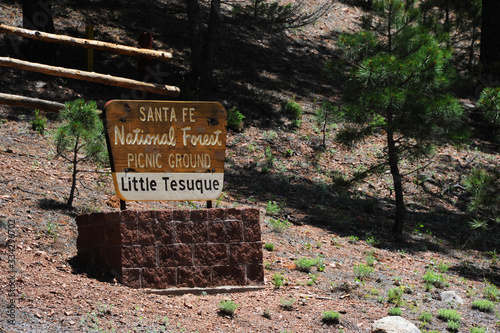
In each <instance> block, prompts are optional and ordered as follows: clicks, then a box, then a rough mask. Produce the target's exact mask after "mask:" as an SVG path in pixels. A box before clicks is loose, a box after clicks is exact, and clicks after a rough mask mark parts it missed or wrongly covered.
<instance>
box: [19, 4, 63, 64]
mask: <svg viewBox="0 0 500 333" xmlns="http://www.w3.org/2000/svg"><path fill="white" fill-rule="evenodd" d="M22 3H23V27H24V28H26V29H33V30H40V31H45V32H50V33H53V32H54V31H55V29H54V19H53V14H52V0H45V1H40V0H23V1H22ZM25 53H26V56H27V57H28V59H30V60H33V61H38V62H45V63H49V64H54V63H56V48H55V47H54V46H53V45H50V44H46V43H42V42H39V41H28V42H27V43H26V45H25Z"/></svg>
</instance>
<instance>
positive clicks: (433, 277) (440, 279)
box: [423, 270, 447, 288]
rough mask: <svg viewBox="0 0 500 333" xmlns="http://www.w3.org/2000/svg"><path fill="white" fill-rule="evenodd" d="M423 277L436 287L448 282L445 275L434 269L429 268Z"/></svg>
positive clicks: (441, 286) (427, 282) (426, 281)
mask: <svg viewBox="0 0 500 333" xmlns="http://www.w3.org/2000/svg"><path fill="white" fill-rule="evenodd" d="M423 279H424V282H425V283H426V284H431V285H433V286H434V287H436V288H443V287H445V286H446V284H447V283H446V279H445V277H444V276H443V275H442V274H439V273H436V272H435V271H433V270H428V271H427V272H426V273H425V274H424V276H423Z"/></svg>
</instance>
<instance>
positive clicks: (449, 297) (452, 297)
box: [441, 290, 464, 305]
mask: <svg viewBox="0 0 500 333" xmlns="http://www.w3.org/2000/svg"><path fill="white" fill-rule="evenodd" d="M441 301H443V302H445V303H450V304H452V305H453V304H457V305H462V304H464V300H463V299H462V298H460V296H458V295H457V293H456V292H454V291H452V290H449V291H443V292H442V293H441Z"/></svg>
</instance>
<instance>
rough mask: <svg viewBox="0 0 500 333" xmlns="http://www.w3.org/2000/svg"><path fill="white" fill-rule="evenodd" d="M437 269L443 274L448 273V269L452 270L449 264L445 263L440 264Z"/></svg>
mask: <svg viewBox="0 0 500 333" xmlns="http://www.w3.org/2000/svg"><path fill="white" fill-rule="evenodd" d="M437 269H438V271H440V272H441V273H446V272H447V271H448V269H450V266H448V264H446V263H444V262H442V261H441V262H440V263H439V264H438V265H437Z"/></svg>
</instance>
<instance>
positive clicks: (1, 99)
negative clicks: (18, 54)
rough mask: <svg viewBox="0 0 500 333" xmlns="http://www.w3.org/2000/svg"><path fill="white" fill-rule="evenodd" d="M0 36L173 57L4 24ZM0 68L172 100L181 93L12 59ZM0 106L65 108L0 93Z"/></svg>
mask: <svg viewBox="0 0 500 333" xmlns="http://www.w3.org/2000/svg"><path fill="white" fill-rule="evenodd" d="M0 33H6V34H11V35H16V36H21V37H25V38H30V39H34V40H39V41H43V42H48V43H58V44H64V45H69V46H74V47H83V48H85V49H95V50H101V51H107V52H111V53H117V54H124V55H129V56H135V57H139V58H143V59H155V60H160V61H165V62H170V61H171V60H172V54H171V53H169V52H165V51H156V50H151V49H144V48H137V47H131V46H125V45H119V44H114V43H107V42H101V41H96V40H91V39H84V38H75V37H69V36H64V35H57V34H51V33H46V32H41V31H36V30H29V29H24V28H17V27H11V26H8V25H5V24H0ZM0 66H5V67H10V68H16V69H21V70H27V71H32V72H38V73H43V74H48V75H53V76H62V77H66V78H71V79H77V80H83V81H90V82H96V83H101V84H106V85H113V86H118V87H122V88H128V89H135V90H142V91H147V92H151V93H156V94H162V95H167V96H171V97H176V96H178V95H179V94H180V89H179V88H178V87H175V86H168V85H163V84H159V83H156V84H155V83H148V82H143V81H137V80H132V79H128V78H123V77H117V76H111V75H108V74H101V73H95V72H90V71H82V70H77V69H70V68H65V67H58V66H50V65H45V64H40V63H34V62H29V61H24V60H19V59H14V58H10V57H0ZM0 103H1V104H7V105H13V106H22V107H35V108H38V109H42V110H45V111H52V112H54V111H55V112H57V111H59V110H60V109H61V108H62V107H63V106H64V104H61V103H57V102H52V101H46V100H41V99H36V98H29V97H24V96H19V95H11V94H3V93H0Z"/></svg>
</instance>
